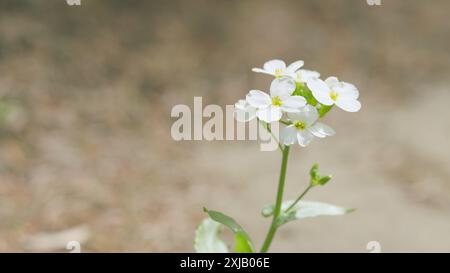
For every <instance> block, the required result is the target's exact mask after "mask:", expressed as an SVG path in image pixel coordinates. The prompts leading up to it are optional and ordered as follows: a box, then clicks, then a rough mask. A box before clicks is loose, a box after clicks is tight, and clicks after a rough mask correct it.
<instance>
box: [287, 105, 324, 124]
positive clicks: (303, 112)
mask: <svg viewBox="0 0 450 273" xmlns="http://www.w3.org/2000/svg"><path fill="white" fill-rule="evenodd" d="M288 117H289V119H290V120H292V121H301V122H304V123H306V125H308V126H311V125H312V124H314V122H316V120H317V119H318V118H319V113H318V112H317V109H316V108H315V107H314V106H311V105H306V106H305V107H303V108H301V109H300V112H298V113H288Z"/></svg>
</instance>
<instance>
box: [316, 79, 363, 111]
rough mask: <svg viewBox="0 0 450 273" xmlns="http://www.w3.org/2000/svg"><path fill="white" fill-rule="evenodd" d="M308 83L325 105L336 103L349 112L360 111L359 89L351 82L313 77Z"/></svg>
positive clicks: (317, 98)
mask: <svg viewBox="0 0 450 273" xmlns="http://www.w3.org/2000/svg"><path fill="white" fill-rule="evenodd" d="M307 85H308V88H309V89H311V92H312V94H313V96H314V98H316V100H317V101H319V102H320V103H321V104H323V105H333V104H336V105H337V106H338V107H339V108H341V109H342V110H345V111H347V112H358V111H359V109H361V103H360V102H359V101H358V97H359V91H358V89H357V88H356V87H355V86H354V85H353V84H351V83H346V82H340V81H339V80H338V79H337V78H336V77H329V78H327V79H326V80H325V81H322V80H321V79H314V78H311V79H309V80H308V82H307Z"/></svg>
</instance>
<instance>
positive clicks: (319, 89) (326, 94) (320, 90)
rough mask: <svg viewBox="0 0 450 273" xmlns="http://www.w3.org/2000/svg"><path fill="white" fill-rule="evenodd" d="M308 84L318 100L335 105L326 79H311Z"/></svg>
mask: <svg viewBox="0 0 450 273" xmlns="http://www.w3.org/2000/svg"><path fill="white" fill-rule="evenodd" d="M306 84H307V85H308V88H309V89H310V90H311V92H312V94H313V96H314V98H315V99H316V100H317V101H318V102H320V103H322V104H324V105H333V103H334V101H333V100H332V99H331V97H330V91H331V90H330V88H329V87H328V85H327V84H326V83H325V82H324V81H322V80H321V79H309V80H308V81H307V83H306Z"/></svg>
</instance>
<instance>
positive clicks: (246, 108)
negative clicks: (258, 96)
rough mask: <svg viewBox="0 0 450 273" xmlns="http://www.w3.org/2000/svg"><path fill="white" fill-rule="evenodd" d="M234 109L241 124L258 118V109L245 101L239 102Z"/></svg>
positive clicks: (235, 115)
mask: <svg viewBox="0 0 450 273" xmlns="http://www.w3.org/2000/svg"><path fill="white" fill-rule="evenodd" d="M234 107H235V108H234V117H235V118H236V120H237V121H239V122H247V121H250V120H252V119H254V118H255V117H256V108H255V107H253V106H250V104H248V102H247V101H245V100H239V101H238V102H237V103H236V104H235V105H234Z"/></svg>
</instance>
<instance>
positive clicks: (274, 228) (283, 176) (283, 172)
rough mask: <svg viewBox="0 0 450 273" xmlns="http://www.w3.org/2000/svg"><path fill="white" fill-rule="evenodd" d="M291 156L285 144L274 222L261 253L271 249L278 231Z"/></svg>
mask: <svg viewBox="0 0 450 273" xmlns="http://www.w3.org/2000/svg"><path fill="white" fill-rule="evenodd" d="M288 158H289V146H285V148H284V149H283V157H282V159H281V170H280V179H279V181H278V192H277V200H276V203H275V210H274V212H273V218H272V224H271V225H270V228H269V231H268V232H267V235H266V239H265V240H264V244H263V246H262V247H261V251H260V252H261V253H265V252H267V250H269V247H270V244H271V243H272V240H273V237H274V236H275V233H276V231H277V228H278V225H277V220H278V216H279V215H280V213H281V204H282V202H283V192H284V184H285V180H286V170H287V163H288Z"/></svg>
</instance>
